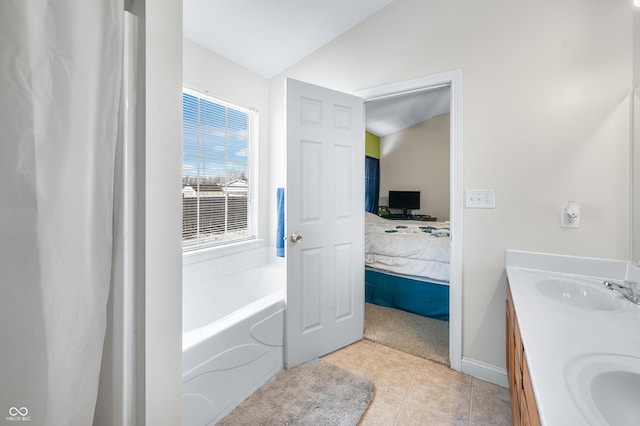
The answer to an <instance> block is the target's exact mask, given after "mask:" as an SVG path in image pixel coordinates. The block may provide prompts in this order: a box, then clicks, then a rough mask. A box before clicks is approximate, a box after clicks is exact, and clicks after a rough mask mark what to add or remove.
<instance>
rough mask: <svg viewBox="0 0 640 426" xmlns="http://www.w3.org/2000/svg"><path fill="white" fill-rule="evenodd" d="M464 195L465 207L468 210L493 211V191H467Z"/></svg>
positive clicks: (494, 204)
mask: <svg viewBox="0 0 640 426" xmlns="http://www.w3.org/2000/svg"><path fill="white" fill-rule="evenodd" d="M464 193H465V197H464V198H465V207H467V208H469V209H495V208H496V191H495V189H467V190H465V191H464Z"/></svg>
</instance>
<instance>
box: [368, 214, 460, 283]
mask: <svg viewBox="0 0 640 426" xmlns="http://www.w3.org/2000/svg"><path fill="white" fill-rule="evenodd" d="M365 215H366V216H365V265H366V266H369V267H372V268H376V269H380V270H383V271H389V272H394V273H397V274H403V275H414V276H419V277H423V278H431V279H433V280H437V281H444V282H449V259H450V256H451V237H448V236H447V237H434V236H433V235H431V234H430V233H429V232H425V229H426V227H433V228H436V229H443V228H447V229H448V228H449V223H448V222H426V221H417V220H389V219H384V218H381V217H379V216H377V215H375V214H372V213H368V212H365ZM390 231H391V232H390Z"/></svg>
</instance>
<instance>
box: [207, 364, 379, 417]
mask: <svg viewBox="0 0 640 426" xmlns="http://www.w3.org/2000/svg"><path fill="white" fill-rule="evenodd" d="M373 394H374V389H373V383H372V382H371V381H370V380H368V379H366V378H364V377H362V376H357V375H355V374H353V373H350V372H348V371H346V370H343V369H342V368H340V367H337V366H335V365H333V364H329V363H328V362H325V361H322V360H316V361H312V362H308V363H306V364H301V365H298V366H296V367H294V368H292V369H290V370H281V371H280V372H278V373H277V374H276V375H275V376H273V377H272V378H271V379H269V381H267V383H265V384H264V385H262V386H261V387H260V388H258V390H256V391H255V392H254V393H253V394H252V395H251V396H249V398H247V399H245V400H244V401H243V402H242V403H241V404H240V405H238V406H237V407H236V408H234V409H233V411H231V413H229V415H228V416H226V417H224V418H223V419H222V420H221V421H220V422H219V423H218V425H227V426H231V425H234V426H236V425H242V426H244V425H261V426H262V425H263V426H275V425H299V426H303V425H304V426H306V425H314V426H315V425H327V426H328V425H336V426H355V425H357V424H358V422H359V421H360V418H361V417H362V414H363V413H364V412H365V410H366V409H367V407H368V406H369V403H370V402H371V400H372V399H373Z"/></svg>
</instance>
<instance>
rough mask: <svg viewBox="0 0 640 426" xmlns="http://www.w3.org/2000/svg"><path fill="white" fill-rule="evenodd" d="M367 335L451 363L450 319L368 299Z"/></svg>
mask: <svg viewBox="0 0 640 426" xmlns="http://www.w3.org/2000/svg"><path fill="white" fill-rule="evenodd" d="M364 318H365V326H364V338H365V339H367V340H371V341H372V342H376V343H380V344H381V345H384V346H389V347H390V348H394V349H397V350H399V351H402V352H405V353H408V354H411V355H416V356H419V357H421V358H425V359H429V360H431V361H436V362H439V363H441V364H444V365H449V323H448V322H447V321H441V320H437V319H433V318H427V317H423V316H421V315H416V314H412V313H410V312H405V311H401V310H398V309H391V308H385V307H383V306H378V305H373V304H371V303H365V313H364Z"/></svg>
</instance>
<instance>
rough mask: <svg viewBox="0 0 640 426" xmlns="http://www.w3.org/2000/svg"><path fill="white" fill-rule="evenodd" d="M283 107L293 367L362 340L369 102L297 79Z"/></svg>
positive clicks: (288, 345)
mask: <svg viewBox="0 0 640 426" xmlns="http://www.w3.org/2000/svg"><path fill="white" fill-rule="evenodd" d="M286 102H287V104H286V110H287V195H286V204H287V215H286V221H287V225H286V228H287V232H288V238H287V314H286V325H285V336H286V342H285V366H286V368H291V367H293V366H295V365H297V364H300V363H303V362H306V361H309V360H311V359H313V358H316V357H319V356H321V355H325V354H327V353H329V352H332V351H334V350H336V349H339V348H341V347H343V346H346V345H348V344H350V343H353V342H355V341H357V340H360V339H361V338H362V335H363V330H364V104H363V101H362V99H361V98H358V97H356V96H352V95H347V94H345V93H341V92H336V91H333V90H329V89H326V88H323V87H319V86H314V85H311V84H307V83H303V82H300V81H296V80H292V79H287V95H286ZM296 236H298V241H297V242H294V240H295V239H296Z"/></svg>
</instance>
